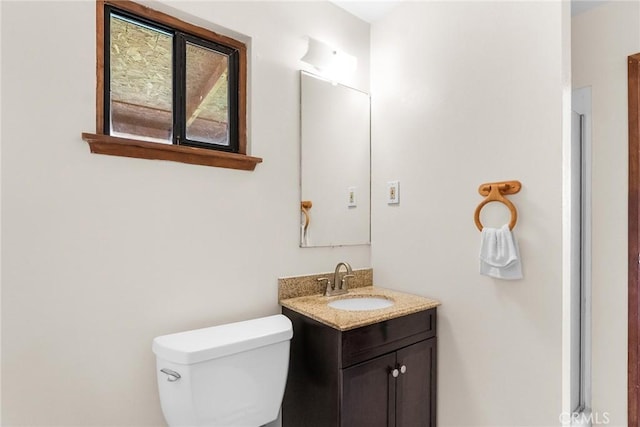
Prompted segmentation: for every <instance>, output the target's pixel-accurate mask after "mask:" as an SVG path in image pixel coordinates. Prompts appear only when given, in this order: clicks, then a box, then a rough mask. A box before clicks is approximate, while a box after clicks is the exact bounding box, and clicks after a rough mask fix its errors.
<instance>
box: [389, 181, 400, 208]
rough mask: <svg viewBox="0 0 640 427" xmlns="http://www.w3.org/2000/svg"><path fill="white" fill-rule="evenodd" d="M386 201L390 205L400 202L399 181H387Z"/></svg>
mask: <svg viewBox="0 0 640 427" xmlns="http://www.w3.org/2000/svg"><path fill="white" fill-rule="evenodd" d="M387 203H388V204H390V205H397V204H398V203H400V181H389V182H387Z"/></svg>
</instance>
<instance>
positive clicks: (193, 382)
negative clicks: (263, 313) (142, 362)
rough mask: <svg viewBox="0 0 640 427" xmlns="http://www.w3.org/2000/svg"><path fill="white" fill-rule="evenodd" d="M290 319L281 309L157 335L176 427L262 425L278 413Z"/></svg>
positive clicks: (165, 404)
mask: <svg viewBox="0 0 640 427" xmlns="http://www.w3.org/2000/svg"><path fill="white" fill-rule="evenodd" d="M292 336H293V328H292V325H291V321H290V320H289V319H288V318H287V317H285V316H283V315H282V314H278V315H274V316H269V317H262V318H259V319H253V320H247V321H243V322H237V323H229V324H226V325H220V326H214V327H210V328H204V329H197V330H193V331H187V332H181V333H177V334H171V335H163V336H160V337H157V338H155V339H154V340H153V352H154V353H155V355H156V362H157V378H158V390H159V393H160V403H161V406H162V412H163V414H164V417H165V420H166V421H167V423H168V424H169V426H171V427H177V426H210V427H215V426H218V427H232V426H233V427H235V426H242V427H258V426H262V425H264V424H267V423H269V422H271V421H273V420H275V419H276V418H277V417H278V412H279V410H280V405H281V403H282V397H283V395H284V388H285V384H286V381H287V370H288V366H289V342H290V341H291V337H292Z"/></svg>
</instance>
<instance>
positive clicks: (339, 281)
mask: <svg viewBox="0 0 640 427" xmlns="http://www.w3.org/2000/svg"><path fill="white" fill-rule="evenodd" d="M343 266H344V267H345V268H346V269H347V272H346V273H345V274H344V275H343V276H342V278H341V277H340V270H341V268H342V267H343ZM352 277H355V276H354V275H353V270H352V269H351V266H350V265H349V263H347V262H339V263H338V265H336V270H335V271H334V272H333V285H332V284H331V279H329V278H327V277H323V278H321V279H318V281H324V280H326V281H327V289H326V291H325V293H324V296H327V297H330V296H334V295H342V294H346V293H347V292H349V291H348V285H349V280H348V279H350V278H352Z"/></svg>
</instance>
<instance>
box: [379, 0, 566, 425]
mask: <svg viewBox="0 0 640 427" xmlns="http://www.w3.org/2000/svg"><path fill="white" fill-rule="evenodd" d="M566 7H567V6H566V5H563V4H561V3H560V2H406V3H404V4H401V5H400V6H398V8H397V9H396V10H395V11H394V12H393V13H392V14H391V15H390V16H388V17H387V18H385V19H383V20H381V21H379V22H376V23H374V24H373V25H372V35H371V40H372V62H371V64H372V65H371V67H372V87H371V94H372V102H373V118H372V123H373V130H372V135H373V147H372V152H373V158H372V160H373V166H372V170H373V195H372V215H373V223H372V229H373V235H372V264H373V267H374V269H375V275H376V282H377V283H378V284H380V285H383V286H384V285H386V286H390V287H393V288H396V289H400V290H404V291H408V292H413V293H416V294H420V295H426V296H430V297H433V298H436V299H439V300H440V301H442V306H441V307H439V308H438V311H439V314H438V322H439V325H438V346H439V349H438V357H439V359H438V363H439V367H438V375H439V377H438V420H439V421H438V425H441V426H466V425H469V426H471V425H473V426H481V425H484V426H516V425H517V426H551V425H558V424H559V415H560V413H561V395H562V381H561V371H562V364H561V360H562V286H563V282H562V250H561V248H562V182H563V181H562V179H563V178H562V147H563V132H562V128H563V122H562V118H563V111H564V109H563V89H564V88H563V72H566V71H567V70H566V61H563V55H566V54H567V52H563V46H564V45H565V44H566V43H565V36H566V35H565V34H563V26H566V25H567V24H568V22H566V21H564V20H563V17H564V16H565V15H566V12H567V11H566V10H564V8H566ZM567 16H568V15H567ZM396 179H397V180H399V181H400V189H401V195H400V200H401V202H400V205H399V206H388V205H387V204H386V202H385V200H384V193H385V188H386V187H385V183H386V182H387V181H390V180H396ZM510 179H517V180H520V181H521V182H522V185H523V187H522V191H521V192H520V193H519V194H517V195H513V196H510V197H511V200H512V201H513V202H514V204H515V205H516V207H517V208H518V211H519V220H518V224H517V225H516V228H515V233H516V237H517V239H518V241H519V243H520V249H521V255H522V258H523V271H524V279H523V280H521V281H515V282H506V281H499V280H494V279H490V278H487V277H484V276H480V275H479V273H478V249H479V242H480V234H479V232H478V230H477V229H476V227H475V225H474V222H473V213H474V209H475V207H476V206H477V204H478V203H479V202H480V201H481V200H482V197H481V196H480V195H479V194H478V193H477V188H478V186H479V185H480V184H481V183H484V182H491V181H500V180H510ZM487 209H489V208H487ZM503 211H506V209H503V208H502V209H501V208H500V207H499V206H498V207H497V208H496V209H490V211H488V212H487V215H486V216H485V217H483V218H484V219H485V225H486V226H500V225H502V224H503V223H504V222H506V220H507V218H506V216H505V215H504V214H503Z"/></svg>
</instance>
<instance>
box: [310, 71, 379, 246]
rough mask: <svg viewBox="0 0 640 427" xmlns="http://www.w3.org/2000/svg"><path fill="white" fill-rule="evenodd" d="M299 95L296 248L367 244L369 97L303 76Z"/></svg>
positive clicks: (319, 78)
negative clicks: (299, 133) (298, 175)
mask: <svg viewBox="0 0 640 427" xmlns="http://www.w3.org/2000/svg"><path fill="white" fill-rule="evenodd" d="M300 95H301V96H300V98H301V100H300V104H301V112H300V122H301V123H300V128H301V139H300V140H301V146H300V193H301V200H300V205H301V225H300V246H301V247H317V246H345V245H363V244H369V243H370V241H371V232H370V231H371V226H370V213H371V177H370V176H371V174H370V171H371V148H370V134H371V123H370V113H371V108H370V98H369V94H367V93H365V92H362V91H359V90H357V89H353V88H350V87H347V86H343V85H340V84H335V83H332V82H330V81H327V80H324V79H322V78H321V77H318V76H315V75H313V74H310V73H307V72H304V71H302V72H301V91H300Z"/></svg>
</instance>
